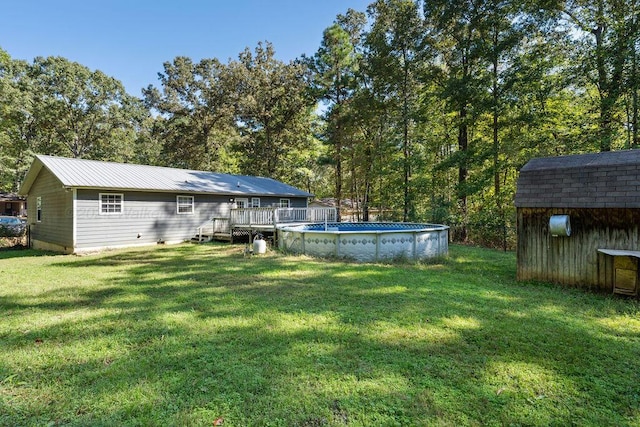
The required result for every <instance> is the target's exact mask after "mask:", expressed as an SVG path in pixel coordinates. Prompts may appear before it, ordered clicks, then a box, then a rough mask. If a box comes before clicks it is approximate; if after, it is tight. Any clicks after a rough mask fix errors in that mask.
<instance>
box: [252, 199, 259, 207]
mask: <svg viewBox="0 0 640 427" xmlns="http://www.w3.org/2000/svg"><path fill="white" fill-rule="evenodd" d="M251 207H252V208H259V207H260V197H252V198H251Z"/></svg>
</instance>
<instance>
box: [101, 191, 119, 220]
mask: <svg viewBox="0 0 640 427" xmlns="http://www.w3.org/2000/svg"><path fill="white" fill-rule="evenodd" d="M123 199H124V196H123V195H122V194H113V193H100V215H121V214H122V212H123V211H122V203H123Z"/></svg>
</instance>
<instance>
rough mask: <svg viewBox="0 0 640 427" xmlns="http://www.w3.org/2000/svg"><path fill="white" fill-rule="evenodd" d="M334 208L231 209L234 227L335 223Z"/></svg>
mask: <svg viewBox="0 0 640 427" xmlns="http://www.w3.org/2000/svg"><path fill="white" fill-rule="evenodd" d="M336 219H337V212H336V208H238V209H231V212H230V223H231V226H235V225H274V226H275V225H277V224H282V223H293V222H325V221H326V222H335V221H336Z"/></svg>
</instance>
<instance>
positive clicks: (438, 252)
mask: <svg viewBox="0 0 640 427" xmlns="http://www.w3.org/2000/svg"><path fill="white" fill-rule="evenodd" d="M278 242H279V243H278V246H279V248H280V249H283V250H286V251H290V252H293V253H300V254H307V255H312V256H320V257H337V258H349V259H354V260H356V261H361V262H367V261H369V262H371V261H379V260H389V259H394V258H407V259H416V260H418V259H429V258H438V257H442V256H445V255H447V254H448V252H449V227H447V226H444V225H436V224H413V223H333V224H326V231H325V224H312V225H302V226H295V227H283V228H281V229H279V230H278Z"/></svg>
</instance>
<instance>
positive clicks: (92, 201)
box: [76, 190, 230, 249]
mask: <svg viewBox="0 0 640 427" xmlns="http://www.w3.org/2000/svg"><path fill="white" fill-rule="evenodd" d="M100 193H103V194H104V193H114V194H123V213H122V214H115V215H113V214H111V215H102V214H100V197H99V195H100ZM178 195H186V196H193V197H194V213H193V214H178V213H177V202H176V196H178ZM229 205H230V204H229V197H226V196H214V195H202V194H183V193H147V192H127V191H118V190H78V192H77V200H76V215H77V217H76V248H77V249H88V248H103V247H119V246H131V245H143V244H152V243H156V242H158V241H166V242H179V241H183V240H188V239H190V238H192V237H193V236H194V235H195V233H196V229H197V228H198V227H199V226H201V225H203V224H204V223H206V222H208V221H211V219H212V218H213V217H226V216H228V215H229ZM138 236H139V237H138Z"/></svg>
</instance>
